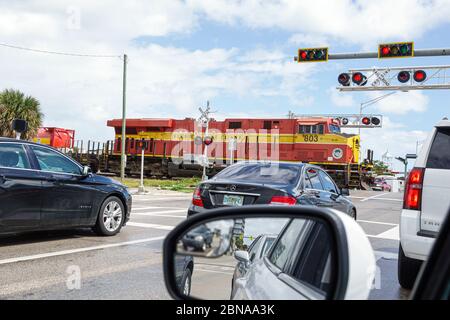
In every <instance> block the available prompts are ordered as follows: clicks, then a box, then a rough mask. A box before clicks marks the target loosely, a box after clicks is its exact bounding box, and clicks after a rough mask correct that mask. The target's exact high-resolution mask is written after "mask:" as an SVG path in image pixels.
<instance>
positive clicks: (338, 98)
mask: <svg viewBox="0 0 450 320" xmlns="http://www.w3.org/2000/svg"><path fill="white" fill-rule="evenodd" d="M328 94H329V95H330V99H331V102H332V103H333V104H334V105H335V106H338V107H352V106H354V105H355V101H354V100H353V96H352V95H351V94H349V93H348V92H340V91H338V90H336V87H330V88H329V89H328Z"/></svg>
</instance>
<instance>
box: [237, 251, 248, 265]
mask: <svg viewBox="0 0 450 320" xmlns="http://www.w3.org/2000/svg"><path fill="white" fill-rule="evenodd" d="M234 258H235V259H236V260H237V261H239V262H242V263H245V264H247V263H248V262H250V257H249V255H248V252H247V251H244V250H237V251H235V252H234Z"/></svg>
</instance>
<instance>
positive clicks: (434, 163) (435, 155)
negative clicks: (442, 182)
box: [427, 128, 450, 169]
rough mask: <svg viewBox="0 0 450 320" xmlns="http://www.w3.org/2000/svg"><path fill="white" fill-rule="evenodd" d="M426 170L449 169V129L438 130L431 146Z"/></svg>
mask: <svg viewBox="0 0 450 320" xmlns="http://www.w3.org/2000/svg"><path fill="white" fill-rule="evenodd" d="M427 168H432V169H450V128H439V129H438V131H437V132H436V136H435V138H434V140H433V144H432V145H431V149H430V154H429V156H428V161H427Z"/></svg>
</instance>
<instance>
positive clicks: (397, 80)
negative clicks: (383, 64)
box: [337, 65, 450, 91]
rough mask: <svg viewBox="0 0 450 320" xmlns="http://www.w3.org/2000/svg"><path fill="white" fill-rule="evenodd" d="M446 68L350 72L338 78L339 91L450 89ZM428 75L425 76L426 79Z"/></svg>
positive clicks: (430, 67) (354, 70) (405, 68)
mask: <svg viewBox="0 0 450 320" xmlns="http://www.w3.org/2000/svg"><path fill="white" fill-rule="evenodd" d="M449 70H450V65H444V66H417V67H391V68H367V69H352V70H349V71H348V72H345V73H341V74H340V75H339V76H338V82H339V84H340V86H338V87H337V89H339V90H340V91H380V90H389V91H394V90H399V91H409V90H426V89H450V75H449V73H448V71H449ZM428 73H429V75H428Z"/></svg>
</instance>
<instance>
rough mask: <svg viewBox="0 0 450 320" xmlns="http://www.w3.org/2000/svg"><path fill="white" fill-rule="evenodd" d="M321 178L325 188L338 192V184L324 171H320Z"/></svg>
mask: <svg viewBox="0 0 450 320" xmlns="http://www.w3.org/2000/svg"><path fill="white" fill-rule="evenodd" d="M319 175H320V179H321V180H322V184H323V189H324V190H326V191H329V192H333V193H338V192H337V190H336V185H335V184H334V182H333V180H331V178H330V177H329V176H328V175H327V174H326V173H325V172H324V171H319Z"/></svg>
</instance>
